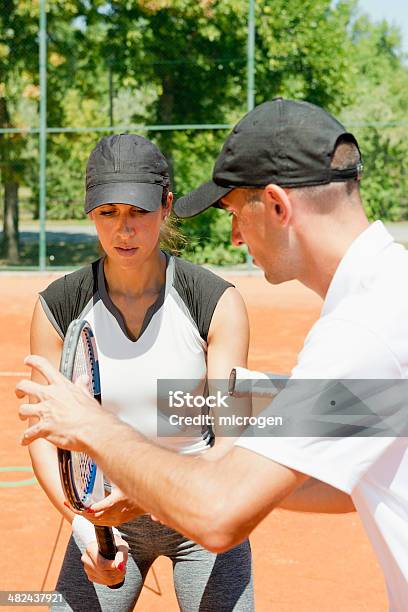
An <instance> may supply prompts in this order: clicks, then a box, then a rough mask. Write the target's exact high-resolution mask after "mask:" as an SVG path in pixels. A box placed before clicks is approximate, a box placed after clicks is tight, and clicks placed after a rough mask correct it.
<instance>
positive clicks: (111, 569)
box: [81, 535, 129, 586]
mask: <svg viewBox="0 0 408 612" xmlns="http://www.w3.org/2000/svg"><path fill="white" fill-rule="evenodd" d="M115 544H116V548H117V549H118V552H117V553H116V557H115V559H114V561H109V560H108V559H104V558H103V557H102V556H101V555H100V554H99V552H98V545H97V543H96V542H91V544H89V545H88V547H87V549H86V551H85V552H84V554H83V555H82V557H81V561H82V563H83V566H84V570H85V573H86V575H87V576H88V579H89V580H90V581H91V582H97V583H98V584H105V585H107V586H112V585H114V584H118V583H119V582H122V580H123V578H124V576H125V573H126V563H127V559H128V550H129V545H128V543H127V542H126V541H125V540H122V538H120V537H119V536H117V535H115Z"/></svg>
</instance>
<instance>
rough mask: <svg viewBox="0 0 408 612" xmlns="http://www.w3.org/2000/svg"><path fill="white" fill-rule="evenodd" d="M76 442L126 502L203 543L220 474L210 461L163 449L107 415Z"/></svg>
mask: <svg viewBox="0 0 408 612" xmlns="http://www.w3.org/2000/svg"><path fill="white" fill-rule="evenodd" d="M82 441H83V443H84V445H85V446H86V451H87V452H88V453H89V454H90V455H91V456H92V457H93V458H94V459H95V460H96V462H97V463H98V465H99V466H100V467H101V469H102V470H103V472H104V473H105V474H106V475H107V476H108V477H109V478H110V479H111V480H112V481H113V482H114V483H115V484H116V485H117V486H118V487H119V488H120V489H121V490H122V491H123V492H124V493H125V494H126V495H127V496H128V497H129V498H131V499H132V501H134V502H135V503H136V504H137V505H139V506H141V507H142V508H144V509H145V510H146V512H148V513H151V514H153V515H154V516H156V517H157V518H158V519H159V520H160V521H162V522H163V523H165V524H167V525H169V526H171V527H173V528H174V529H176V530H178V531H182V532H183V533H184V534H185V535H187V536H188V537H190V538H192V539H194V540H195V541H198V542H199V543H207V535H208V533H207V531H208V524H209V518H210V517H209V515H210V513H212V512H213V511H214V509H215V506H216V505H217V504H219V505H220V506H221V505H222V504H223V499H222V498H223V494H222V491H223V487H222V483H220V482H218V480H220V478H221V475H219V474H218V475H217V470H216V469H214V468H215V466H214V464H213V463H212V462H205V461H202V460H200V459H197V458H194V457H185V456H181V455H178V454H176V453H174V452H171V451H169V450H166V449H163V448H161V447H159V446H157V445H156V444H153V443H152V442H150V441H148V440H147V439H146V438H145V437H144V436H142V435H141V434H139V433H138V432H136V431H135V430H133V429H132V428H131V427H129V426H128V425H126V424H124V423H122V422H120V421H118V420H117V419H116V418H114V417H112V416H111V415H106V416H105V415H104V416H103V419H101V420H100V421H98V423H97V424H94V426H89V428H88V431H86V430H84V432H83V433H82ZM204 540H206V542H204Z"/></svg>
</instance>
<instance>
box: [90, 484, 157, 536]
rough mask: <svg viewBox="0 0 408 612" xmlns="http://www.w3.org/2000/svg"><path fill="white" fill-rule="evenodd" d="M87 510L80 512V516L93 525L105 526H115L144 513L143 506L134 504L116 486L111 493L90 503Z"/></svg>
mask: <svg viewBox="0 0 408 612" xmlns="http://www.w3.org/2000/svg"><path fill="white" fill-rule="evenodd" d="M89 510H91V512H90V511H89ZM89 510H88V511H86V510H84V511H83V512H81V514H82V516H85V518H87V519H88V521H91V523H93V524H94V525H103V526H107V527H116V526H117V525H120V524H121V523H126V521H130V520H132V519H134V518H136V517H137V516H140V515H141V514H145V511H144V510H143V508H140V506H137V505H136V504H134V503H133V502H132V501H131V500H130V499H129V498H128V497H126V496H125V495H124V493H122V491H121V490H120V489H118V488H115V489H113V491H112V493H111V494H110V495H108V496H107V497H105V498H104V499H103V500H102V501H100V502H96V503H95V504H92V506H91V507H90V509H89Z"/></svg>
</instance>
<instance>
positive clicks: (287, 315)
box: [0, 274, 387, 612]
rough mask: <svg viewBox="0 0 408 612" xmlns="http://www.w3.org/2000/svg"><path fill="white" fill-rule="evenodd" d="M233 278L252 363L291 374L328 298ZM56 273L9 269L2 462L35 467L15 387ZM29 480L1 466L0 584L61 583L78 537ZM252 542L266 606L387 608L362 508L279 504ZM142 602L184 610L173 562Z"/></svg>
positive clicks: (4, 280) (2, 294)
mask: <svg viewBox="0 0 408 612" xmlns="http://www.w3.org/2000/svg"><path fill="white" fill-rule="evenodd" d="M225 276H226V278H228V279H229V280H231V281H232V282H234V283H235V285H236V286H237V287H238V289H239V290H240V291H241V293H242V295H243V296H244V298H245V301H246V303H247V306H248V310H249V317H250V323H251V347H250V359H249V367H251V368H254V369H261V370H265V371H275V372H282V373H284V372H288V371H289V370H290V368H291V367H292V366H293V365H294V363H295V361H296V354H297V352H298V351H299V350H300V348H301V347H302V343H303V340H304V337H305V335H306V334H307V332H308V330H309V329H310V327H311V326H312V324H313V322H314V321H315V320H316V319H317V317H318V315H319V310H320V306H321V303H320V300H319V299H318V298H317V297H316V296H315V295H314V294H313V293H311V292H310V291H308V290H306V289H304V288H303V287H301V286H300V285H299V284H297V283H287V284H285V285H282V286H278V287H273V286H270V285H268V284H267V283H266V281H265V280H264V279H263V277H262V276H258V275H253V276H236V277H231V276H227V275H225ZM53 278H55V277H54V276H51V275H43V276H36V275H31V276H30V275H28V274H26V275H23V274H21V275H19V276H17V275H15V276H7V275H0V346H1V352H0V372H1V375H0V399H1V413H0V418H1V421H0V428H1V429H0V432H1V433H0V439H1V442H0V468H8V467H19V466H30V460H29V456H28V452H27V450H26V449H25V448H23V447H21V446H20V445H19V439H20V435H21V432H22V431H23V428H24V426H23V424H22V423H21V422H20V421H19V419H18V417H17V406H18V401H17V399H16V398H15V396H14V394H13V388H14V384H15V383H16V382H17V380H18V378H19V375H18V373H19V372H24V369H25V368H24V366H23V364H22V360H23V358H24V356H25V355H26V354H27V353H28V342H29V321H30V316H31V312H32V309H33V306H34V302H35V299H36V293H37V292H38V291H39V290H40V289H41V288H43V287H45V286H46V285H47V284H48V283H50V282H51V281H52V280H53ZM30 478H32V474H31V473H29V472H19V471H15V472H8V471H3V470H1V471H0V536H1V555H0V591H1V590H52V589H53V587H54V585H55V581H56V578H57V575H58V570H59V567H60V564H61V560H62V557H63V552H64V547H65V544H66V541H67V538H68V536H69V527H68V525H67V524H64V525H62V526H61V520H60V517H59V515H58V513H57V512H56V510H54V508H53V507H52V506H51V504H50V503H49V502H48V500H47V498H46V496H45V494H44V493H43V492H42V490H41V488H40V487H39V485H38V484H28V485H25V486H10V485H11V484H12V483H13V482H16V481H21V480H27V479H30ZM6 483H9V484H8V485H7V486H5V485H6ZM251 543H252V549H253V555H254V574H255V594H256V609H257V610H258V611H259V612H269V611H272V610H273V611H274V612H303V611H304V612H306V611H307V612H312V611H313V612H316V611H319V612H320V611H322V612H331V611H334V610H338V611H340V612H360V611H363V610H364V611H367V612H377V611H378V612H379V611H385V610H386V609H387V603H386V594H385V587H384V581H383V577H382V574H381V571H380V569H379V566H378V563H377V561H376V558H375V556H374V554H373V552H372V549H371V546H370V543H369V541H368V538H367V536H366V535H365V532H364V530H363V528H362V526H361V523H360V520H359V518H358V515H357V514H356V513H350V514H345V515H327V516H326V515H319V514H301V513H293V512H288V511H285V510H275V511H274V512H272V513H271V514H270V515H269V516H268V517H267V518H266V519H265V520H264V521H263V522H262V523H261V524H260V525H259V526H258V527H257V528H256V530H255V531H254V532H253V534H252V536H251ZM2 609H15V608H14V607H13V608H2ZM25 609H26V610H29V609H33V610H40V609H45V608H38V607H36V608H34V607H33V608H31V607H26V608H25ZM135 609H136V610H137V611H143V612H156V611H159V610H160V611H166V612H171V611H173V610H174V611H177V610H178V606H177V602H176V598H175V595H174V592H173V587H172V578H171V564H170V561H169V560H168V559H165V558H159V559H158V560H157V561H156V563H155V564H154V566H153V568H152V569H151V571H150V572H149V574H148V577H147V580H146V585H145V588H144V589H143V591H142V596H141V597H140V599H139V602H138V604H137V606H136V608H135ZM112 612H116V611H112ZM214 612H217V611H216V610H215V611H214Z"/></svg>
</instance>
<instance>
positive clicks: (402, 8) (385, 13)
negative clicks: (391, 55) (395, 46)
mask: <svg viewBox="0 0 408 612" xmlns="http://www.w3.org/2000/svg"><path fill="white" fill-rule="evenodd" d="M359 5H360V8H361V9H362V11H363V12H364V13H368V15H370V17H371V18H372V19H374V20H381V19H386V20H387V21H389V22H390V23H392V24H393V25H398V26H399V27H400V29H401V32H402V36H403V50H404V51H405V53H408V0H359Z"/></svg>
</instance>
